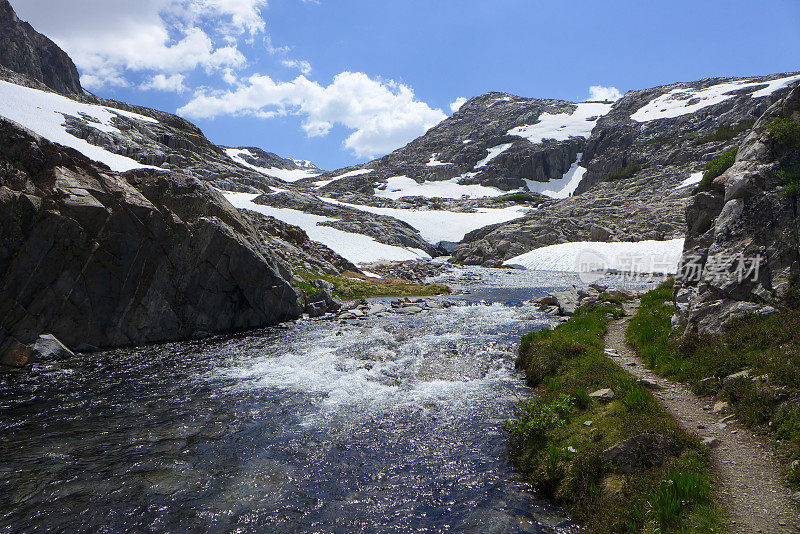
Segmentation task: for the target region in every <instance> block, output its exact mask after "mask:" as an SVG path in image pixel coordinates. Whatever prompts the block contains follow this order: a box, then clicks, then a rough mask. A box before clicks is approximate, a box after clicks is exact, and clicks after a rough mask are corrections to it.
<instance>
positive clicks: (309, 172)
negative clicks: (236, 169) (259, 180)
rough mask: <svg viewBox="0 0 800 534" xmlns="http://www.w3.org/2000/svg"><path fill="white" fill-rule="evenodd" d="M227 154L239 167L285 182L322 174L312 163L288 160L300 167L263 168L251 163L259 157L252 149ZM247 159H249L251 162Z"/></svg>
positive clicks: (231, 149)
mask: <svg viewBox="0 0 800 534" xmlns="http://www.w3.org/2000/svg"><path fill="white" fill-rule="evenodd" d="M225 153H226V154H227V155H228V157H229V158H231V159H232V160H233V161H235V162H236V163H238V164H239V165H244V166H245V167H247V168H249V169H253V170H254V171H258V172H260V173H261V174H264V175H266V176H271V177H273V178H277V179H279V180H283V181H284V182H296V181H298V180H302V179H304V178H313V177H315V176H319V175H320V174H321V173H322V171H320V170H319V169H317V168H316V167H314V165H313V164H312V163H311V162H310V161H305V160H286V161H291V162H292V164H293V165H295V166H297V167H299V168H294V169H285V168H281V167H262V166H259V165H255V164H254V163H251V161H253V160H254V158H257V157H258V155H257V154H254V153H253V151H252V150H251V149H247V148H226V149H225ZM245 158H247V159H249V160H250V161H248V160H247V159H245Z"/></svg>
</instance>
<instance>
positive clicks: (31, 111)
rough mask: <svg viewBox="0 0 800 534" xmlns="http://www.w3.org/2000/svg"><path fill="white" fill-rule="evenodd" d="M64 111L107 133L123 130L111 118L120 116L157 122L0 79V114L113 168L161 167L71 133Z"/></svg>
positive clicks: (114, 169)
mask: <svg viewBox="0 0 800 534" xmlns="http://www.w3.org/2000/svg"><path fill="white" fill-rule="evenodd" d="M65 115H71V116H73V117H78V118H84V119H85V120H88V121H90V124H91V126H92V127H94V128H96V129H98V130H100V131H102V132H106V133H122V132H120V130H119V129H117V128H116V127H114V126H113V124H112V120H113V119H114V118H117V117H118V116H123V117H128V118H131V119H135V120H138V121H143V122H154V123H157V122H158V121H157V120H155V119H153V118H152V117H146V116H144V115H139V114H138V113H132V112H130V111H123V110H121V109H115V108H109V107H105V106H97V105H94V104H81V103H79V102H76V101H74V100H71V99H69V98H67V97H65V96H61V95H58V94H55V93H48V92H47V91H40V90H39V89H31V88H30V87H23V86H21V85H15V84H13V83H8V82H5V81H0V116H3V117H5V118H7V119H9V120H12V121H14V122H17V123H19V124H20V125H22V126H24V127H25V128H27V129H29V130H31V131H32V132H34V133H36V134H38V135H40V136H42V137H44V138H45V139H47V140H49V141H51V142H53V143H58V144H60V145H63V146H66V147H70V148H74V149H75V150H77V151H78V152H81V153H82V154H84V155H85V156H86V157H88V158H91V159H93V160H95V161H99V162H101V163H105V164H106V165H108V166H109V167H110V168H111V170H112V171H116V172H125V171H129V170H131V169H142V168H149V169H157V168H158V167H153V166H151V165H143V164H141V163H139V162H138V161H135V160H133V159H131V158H128V157H125V156H120V155H119V154H114V153H113V152H109V151H108V150H106V149H104V148H102V147H99V146H95V145H93V144H91V143H89V142H87V141H86V140H84V139H79V138H77V137H75V136H74V135H72V134H70V133H68V132H67V129H66V127H65V126H64V123H65V120H66V119H65V117H64V116H65Z"/></svg>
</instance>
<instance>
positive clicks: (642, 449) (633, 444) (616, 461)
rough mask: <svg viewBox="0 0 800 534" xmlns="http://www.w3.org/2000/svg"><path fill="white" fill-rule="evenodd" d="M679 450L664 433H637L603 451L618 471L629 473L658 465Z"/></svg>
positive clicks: (604, 455)
mask: <svg viewBox="0 0 800 534" xmlns="http://www.w3.org/2000/svg"><path fill="white" fill-rule="evenodd" d="M678 452H680V446H679V445H678V444H677V443H676V441H675V440H674V439H673V438H670V437H669V436H666V435H664V434H639V435H636V436H634V437H632V438H629V439H626V440H624V441H620V442H619V443H616V444H614V445H612V446H611V447H609V448H608V449H606V450H605V451H603V458H604V459H606V460H607V461H608V462H610V463H611V465H612V466H613V467H614V469H615V470H616V471H618V472H620V473H625V474H631V473H635V472H638V471H642V470H645V469H650V468H653V467H657V466H660V465H661V464H663V463H664V460H666V459H667V458H668V457H670V456H673V455H676V454H677V453H678Z"/></svg>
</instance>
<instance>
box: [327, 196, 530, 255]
mask: <svg viewBox="0 0 800 534" xmlns="http://www.w3.org/2000/svg"><path fill="white" fill-rule="evenodd" d="M321 200H324V201H325V202H329V203H331V204H336V205H339V206H346V207H348V208H355V209H357V210H361V211H366V212H369V213H375V214H377V215H388V216H389V217H394V218H395V219H397V220H400V221H403V222H405V223H408V224H410V225H411V226H413V227H414V228H416V229H417V230H419V233H420V235H421V236H422V239H424V240H425V241H427V242H428V243H434V244H436V243H439V242H440V241H452V242H458V241H461V240H462V239H464V236H465V235H466V234H467V233H468V232H471V231H473V230H477V229H478V228H483V227H484V226H488V225H490V224H496V223H502V222H506V221H510V220H513V219H517V218H519V217H522V216H523V215H525V213H527V212H528V210H529V208H523V207H519V206H512V207H509V208H501V209H495V208H479V209H477V210H476V211H475V212H474V213H460V212H454V211H443V210H405V209H397V208H379V207H375V206H363V205H360V204H348V203H345V202H340V201H338V200H334V199H332V198H321Z"/></svg>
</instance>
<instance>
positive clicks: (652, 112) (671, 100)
mask: <svg viewBox="0 0 800 534" xmlns="http://www.w3.org/2000/svg"><path fill="white" fill-rule="evenodd" d="M798 80H800V75H796V76H787V77H785V78H778V79H777V80H772V81H771V82H757V81H747V80H741V81H737V82H727V83H720V84H717V85H712V86H711V87H706V88H705V89H699V90H694V89H681V88H678V89H673V90H671V91H670V92H668V93H665V94H663V95H661V96H659V97H657V98H654V99H653V100H651V101H650V102H648V103H647V104H646V105H645V106H644V107H642V108H640V109H639V110H638V111H637V112H636V113H634V114H633V115H631V119H633V120H635V121H637V122H647V121H652V120H656V119H672V118H675V117H680V116H681V115H687V114H689V113H694V112H696V111H699V110H701V109H703V108H707V107H709V106H713V105H716V104H719V103H720V102H724V101H726V100H728V99H730V98H733V97H734V96H736V95H734V94H728V93H730V92H731V91H737V90H741V89H745V88H747V87H756V86H759V85H765V84H766V87H764V88H762V89H759V90H758V91H756V92H754V93H753V94H752V95H750V96H751V97H752V98H761V97H764V96H769V95H771V94H772V93H774V92H775V91H777V90H778V89H783V88H784V87H786V86H787V85H789V84H790V83H792V82H795V81H798Z"/></svg>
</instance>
